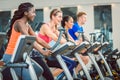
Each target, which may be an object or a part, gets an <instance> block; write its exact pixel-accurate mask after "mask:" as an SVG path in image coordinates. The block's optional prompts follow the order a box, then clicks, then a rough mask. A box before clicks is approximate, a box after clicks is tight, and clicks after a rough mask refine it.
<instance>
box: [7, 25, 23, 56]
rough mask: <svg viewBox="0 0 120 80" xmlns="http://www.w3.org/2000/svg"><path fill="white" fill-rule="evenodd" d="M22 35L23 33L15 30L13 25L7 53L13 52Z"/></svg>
mask: <svg viewBox="0 0 120 80" xmlns="http://www.w3.org/2000/svg"><path fill="white" fill-rule="evenodd" d="M20 35H21V33H20V32H17V31H15V29H14V26H12V33H11V36H10V40H9V43H8V45H7V48H6V51H5V54H9V55H12V54H13V52H14V49H15V46H16V43H17V40H18V38H19V36H20Z"/></svg>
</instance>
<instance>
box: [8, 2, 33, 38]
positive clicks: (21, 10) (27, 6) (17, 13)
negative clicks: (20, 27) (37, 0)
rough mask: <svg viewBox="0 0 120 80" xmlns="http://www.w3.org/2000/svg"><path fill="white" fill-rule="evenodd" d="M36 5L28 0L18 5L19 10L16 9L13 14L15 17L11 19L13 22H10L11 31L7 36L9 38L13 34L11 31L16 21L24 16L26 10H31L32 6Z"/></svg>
mask: <svg viewBox="0 0 120 80" xmlns="http://www.w3.org/2000/svg"><path fill="white" fill-rule="evenodd" d="M32 7H34V6H33V4H31V3H29V2H26V3H21V4H20V5H19V7H18V10H16V11H15V12H14V15H13V18H12V20H11V24H10V29H9V31H8V32H7V36H8V38H9V37H10V35H11V32H12V26H13V24H14V22H15V21H16V20H18V19H20V18H22V17H23V16H24V12H28V11H29V10H30V8H32Z"/></svg>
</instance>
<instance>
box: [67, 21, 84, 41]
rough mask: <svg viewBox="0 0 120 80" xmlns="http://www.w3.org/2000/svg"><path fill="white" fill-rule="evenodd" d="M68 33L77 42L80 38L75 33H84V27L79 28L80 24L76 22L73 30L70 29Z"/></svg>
mask: <svg viewBox="0 0 120 80" xmlns="http://www.w3.org/2000/svg"><path fill="white" fill-rule="evenodd" d="M68 32H69V34H70V35H71V36H72V38H73V39H74V40H77V39H78V38H77V36H76V35H75V32H84V31H83V27H82V26H79V25H78V23H77V22H76V23H74V25H73V27H72V29H69V30H68Z"/></svg>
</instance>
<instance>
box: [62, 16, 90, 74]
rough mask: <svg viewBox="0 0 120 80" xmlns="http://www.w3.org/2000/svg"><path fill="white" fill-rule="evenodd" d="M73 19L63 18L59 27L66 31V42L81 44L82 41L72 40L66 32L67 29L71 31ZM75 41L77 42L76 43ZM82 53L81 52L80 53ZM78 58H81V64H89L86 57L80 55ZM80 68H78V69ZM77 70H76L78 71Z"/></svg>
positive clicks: (69, 17)
mask: <svg viewBox="0 0 120 80" xmlns="http://www.w3.org/2000/svg"><path fill="white" fill-rule="evenodd" d="M73 22H74V21H73V18H72V17H71V16H68V15H67V16H64V17H63V20H62V23H61V25H62V27H63V28H65V30H66V34H67V35H66V36H67V37H68V40H71V41H74V42H75V43H78V44H80V43H81V42H82V39H81V40H80V41H78V40H74V39H73V38H72V37H71V36H70V34H69V32H68V30H69V29H71V28H72V26H73ZM76 41H77V42H76ZM82 53H83V52H82ZM80 57H81V59H82V60H83V62H84V63H85V64H87V63H88V62H89V57H88V56H82V55H80ZM79 68H80V67H79ZM79 68H78V69H79ZM78 69H76V72H78Z"/></svg>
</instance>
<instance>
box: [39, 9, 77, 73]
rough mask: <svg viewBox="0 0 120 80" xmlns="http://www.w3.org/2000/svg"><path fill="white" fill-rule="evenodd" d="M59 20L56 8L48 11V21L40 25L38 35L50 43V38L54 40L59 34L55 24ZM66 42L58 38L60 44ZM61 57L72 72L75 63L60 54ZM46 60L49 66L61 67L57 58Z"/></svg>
mask: <svg viewBox="0 0 120 80" xmlns="http://www.w3.org/2000/svg"><path fill="white" fill-rule="evenodd" d="M61 21H62V12H61V11H60V10H58V9H53V10H52V11H51V13H50V21H49V22H48V23H45V24H43V25H42V26H41V28H40V31H39V33H38V36H39V37H40V38H41V39H43V40H44V41H46V42H47V43H50V42H51V41H52V40H53V41H55V42H56V41H57V40H58V36H59V31H58V27H57V26H58V25H59V24H60V23H61ZM66 42H67V41H66V40H65V39H64V38H62V39H61V40H60V44H63V43H66ZM62 58H63V59H64V61H65V62H66V64H67V65H68V67H69V70H70V72H71V73H72V72H73V71H72V70H73V68H74V67H75V66H76V63H75V62H74V61H73V60H71V59H70V58H68V57H66V56H62ZM46 60H47V64H48V66H49V67H58V68H61V67H60V64H59V63H58V62H57V60H54V61H51V60H49V59H46Z"/></svg>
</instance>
